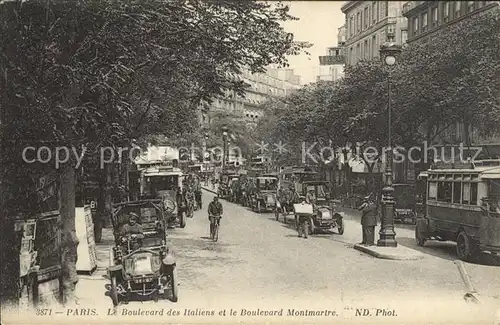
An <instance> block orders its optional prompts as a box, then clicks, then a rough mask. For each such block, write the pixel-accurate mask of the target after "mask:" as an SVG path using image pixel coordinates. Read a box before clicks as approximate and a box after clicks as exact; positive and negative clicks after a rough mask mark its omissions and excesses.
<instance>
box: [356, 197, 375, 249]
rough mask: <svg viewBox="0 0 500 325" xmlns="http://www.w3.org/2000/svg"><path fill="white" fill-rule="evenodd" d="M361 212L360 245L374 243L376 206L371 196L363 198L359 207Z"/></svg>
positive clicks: (371, 244)
mask: <svg viewBox="0 0 500 325" xmlns="http://www.w3.org/2000/svg"><path fill="white" fill-rule="evenodd" d="M359 210H361V212H362V213H363V214H362V216H361V228H362V230H363V240H362V241H361V243H360V244H361V245H367V246H373V245H375V226H376V225H377V215H378V208H377V205H376V204H375V202H374V201H373V199H372V198H371V196H370V195H369V196H366V197H365V198H364V199H363V204H361V206H360V207H359Z"/></svg>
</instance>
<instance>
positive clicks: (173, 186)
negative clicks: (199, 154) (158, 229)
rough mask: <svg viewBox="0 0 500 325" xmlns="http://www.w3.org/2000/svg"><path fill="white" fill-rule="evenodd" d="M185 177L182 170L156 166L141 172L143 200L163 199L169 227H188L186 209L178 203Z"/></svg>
mask: <svg viewBox="0 0 500 325" xmlns="http://www.w3.org/2000/svg"><path fill="white" fill-rule="evenodd" d="M184 177H185V175H184V173H183V172H182V170H181V169H179V168H175V167H171V166H156V167H151V168H148V169H145V170H143V171H142V172H141V178H140V182H141V198H143V199H162V200H163V201H164V207H165V212H166V220H167V223H168V225H169V226H171V227H172V226H174V225H179V227H180V228H184V227H186V213H185V211H186V209H185V207H184V206H183V204H180V206H178V205H179V204H178V203H177V194H178V193H177V192H178V191H179V189H182V186H183V184H182V182H183V179H184Z"/></svg>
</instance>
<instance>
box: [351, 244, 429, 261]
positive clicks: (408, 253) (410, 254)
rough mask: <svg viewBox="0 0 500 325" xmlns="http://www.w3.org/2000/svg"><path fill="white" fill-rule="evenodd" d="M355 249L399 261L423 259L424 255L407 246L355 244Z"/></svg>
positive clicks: (377, 256)
mask: <svg viewBox="0 0 500 325" xmlns="http://www.w3.org/2000/svg"><path fill="white" fill-rule="evenodd" d="M354 249H355V250H358V251H360V252H363V253H366V254H368V255H371V256H373V257H376V258H381V259H386V260H397V261H414V260H421V259H423V258H424V255H422V254H420V253H418V252H417V251H415V250H413V249H410V248H407V247H401V246H398V247H378V246H362V245H359V244H356V245H354Z"/></svg>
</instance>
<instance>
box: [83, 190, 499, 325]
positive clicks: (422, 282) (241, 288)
mask: <svg viewBox="0 0 500 325" xmlns="http://www.w3.org/2000/svg"><path fill="white" fill-rule="evenodd" d="M212 198H213V194H212V193H210V192H208V191H204V192H203V200H204V205H205V206H204V209H203V210H198V211H196V212H195V213H194V217H193V218H192V219H188V223H187V226H186V228H184V229H180V228H176V229H171V230H169V232H168V238H169V244H170V246H171V247H172V249H173V250H174V253H175V256H176V257H177V259H178V268H179V278H180V280H179V282H180V283H179V291H180V299H179V302H178V303H171V302H170V301H168V300H160V301H159V302H157V303H155V302H153V301H143V302H139V301H132V302H129V303H128V304H126V305H120V306H119V307H118V311H117V314H118V315H120V313H123V311H122V310H123V309H124V308H125V309H127V310H137V309H138V308H141V309H143V310H148V308H149V309H151V310H157V309H159V308H166V309H165V310H164V312H168V310H167V309H169V308H171V309H175V310H177V311H178V314H179V315H178V316H179V317H181V316H183V315H188V316H189V315H191V316H192V317H194V318H196V317H201V318H202V317H203V315H205V316H206V314H207V313H208V314H209V313H210V311H211V310H212V311H214V310H218V308H219V309H220V308H224V309H228V308H233V309H234V310H238V316H241V315H240V314H241V313H243V315H246V313H247V312H246V311H242V309H245V310H247V311H248V315H249V316H250V315H252V312H251V311H253V313H258V310H259V309H260V311H262V312H270V311H272V310H276V309H277V310H278V311H279V310H280V309H281V308H284V314H285V316H286V315H287V313H288V309H294V310H293V311H292V310H291V311H290V312H291V313H292V314H293V313H294V312H299V314H300V311H301V310H302V311H304V310H305V309H315V310H316V309H322V310H323V309H325V308H326V309H327V310H333V311H335V312H336V313H337V314H339V315H340V316H339V317H344V318H346V319H349V318H351V317H353V318H352V319H356V321H358V319H359V318H360V317H361V318H362V316H355V313H356V311H355V310H354V311H352V310H351V311H349V310H348V309H349V308H355V309H356V308H358V309H364V308H366V309H370V308H375V309H380V310H379V311H378V313H379V315H378V316H380V317H382V315H383V314H386V315H387V314H390V312H392V309H394V308H395V312H396V313H397V316H400V317H403V318H404V317H409V316H411V317H412V320H415V317H416V316H415V315H413V313H414V312H417V311H419V310H422V309H425V310H436V311H437V310H440V312H442V313H443V315H448V316H449V315H450V312H451V311H452V310H453V308H455V307H457V306H459V307H460V308H461V310H463V311H464V310H469V309H470V308H471V307H470V306H467V305H465V303H464V302H463V299H462V297H463V295H464V292H465V289H464V284H463V282H462V280H461V278H460V274H459V273H458V271H457V268H456V266H455V265H454V263H453V260H454V259H456V257H455V256H454V251H455V249H454V245H453V244H449V243H428V244H427V245H426V247H423V248H419V249H420V250H421V252H422V253H423V254H424V255H425V256H424V258H423V259H421V260H415V261H390V260H383V259H377V258H374V257H371V256H369V255H366V254H363V253H361V252H359V251H356V250H354V249H353V245H354V244H355V243H357V242H359V240H360V237H361V231H360V225H359V216H358V215H356V214H355V213H353V212H351V213H349V214H348V215H347V217H346V219H347V220H346V230H345V233H344V234H343V235H342V236H341V235H338V234H336V233H328V234H317V235H313V236H311V237H309V238H308V239H303V238H298V236H297V232H296V231H295V229H294V222H293V220H292V219H291V218H289V222H288V223H287V224H286V225H285V224H283V222H282V221H281V220H280V221H279V222H277V221H276V220H275V217H274V214H272V213H262V214H257V213H254V212H252V211H250V210H249V209H247V208H245V207H241V206H239V205H236V204H233V203H229V202H226V201H224V200H222V204H223V206H224V217H223V219H222V221H221V228H220V238H219V241H218V242H212V241H211V240H210V239H209V235H208V225H209V224H208V218H207V213H206V211H205V210H206V206H207V204H208V202H210V201H211V200H212ZM377 231H378V227H377ZM396 232H397V240H398V244H399V245H405V246H408V247H410V248H413V249H417V246H416V244H414V239H413V236H414V235H413V234H414V231H413V229H412V227H411V226H402V227H399V226H397V227H396ZM111 236H112V235H111V233H110V231H109V230H108V229H105V231H104V235H103V242H102V243H101V244H99V245H98V247H97V251H98V269H97V271H96V272H94V274H93V275H92V276H85V275H81V276H80V279H79V283H78V286H77V290H76V295H77V297H78V301H79V304H80V305H81V306H99V307H101V308H103V311H101V312H100V313H105V311H104V310H107V309H111V308H112V304H111V299H110V298H108V297H106V296H105V292H106V290H105V285H106V284H107V283H108V280H107V279H106V278H105V277H106V275H105V274H106V271H105V269H106V267H107V263H108V259H107V256H108V252H109V249H110V247H111V244H112V237H111ZM495 263H498V261H495V260H492V259H489V258H487V257H484V258H482V259H481V262H480V263H477V264H471V263H467V264H466V265H467V270H468V272H469V274H470V276H471V278H472V281H473V283H474V286H475V287H476V289H477V290H478V292H479V293H480V294H481V296H482V297H484V299H485V301H489V300H490V299H495V298H497V297H498V295H499V292H500V278H499V277H498V267H496V266H494V265H495ZM497 265H498V264H497ZM391 306H394V307H391ZM389 307H391V308H389ZM339 308H342V310H340V309H339ZM343 308H347V310H343ZM464 308H465V309H464ZM468 308H469V309H468ZM271 309H272V310H271ZM386 309H387V310H386ZM446 310H448V311H446ZM372 312H373V313H374V314H376V312H377V311H376V310H374V311H372ZM304 313H305V312H304ZM466 314H467V315H468V316H471V315H473V314H474V313H473V311H470V310H469V312H467V313H466ZM173 315H175V313H174V314H173ZM215 316H217V315H215ZM462 316H463V315H462ZM462 316H460V317H462ZM269 317H271V316H269ZM331 317H333V316H331ZM375 317H376V316H375ZM400 317H398V318H397V319H398V320H399V321H401V318H400ZM457 317H458V316H457ZM201 318H200V319H201ZM368 318H369V317H368ZM238 319H240V318H238ZM259 319H261V318H259ZM291 319H293V318H291ZM298 319H300V320H304V318H300V317H299V318H298ZM321 319H323V321H327V320H328V317H324V318H321ZM425 319H426V318H425V317H424V318H423V320H425ZM438 319H439V317H438ZM447 319H448V320H449V317H448V318H447ZM490 319H491V318H490ZM384 322H385V320H384Z"/></svg>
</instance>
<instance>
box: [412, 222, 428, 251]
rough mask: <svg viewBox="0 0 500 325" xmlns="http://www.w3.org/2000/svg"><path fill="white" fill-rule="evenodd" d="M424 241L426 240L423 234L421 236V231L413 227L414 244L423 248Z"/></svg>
mask: <svg viewBox="0 0 500 325" xmlns="http://www.w3.org/2000/svg"><path fill="white" fill-rule="evenodd" d="M426 241H427V239H426V238H425V236H424V234H422V230H421V229H420V227H419V226H418V225H417V226H416V227H415V242H416V243H417V245H418V246H424V245H425V242H426Z"/></svg>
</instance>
